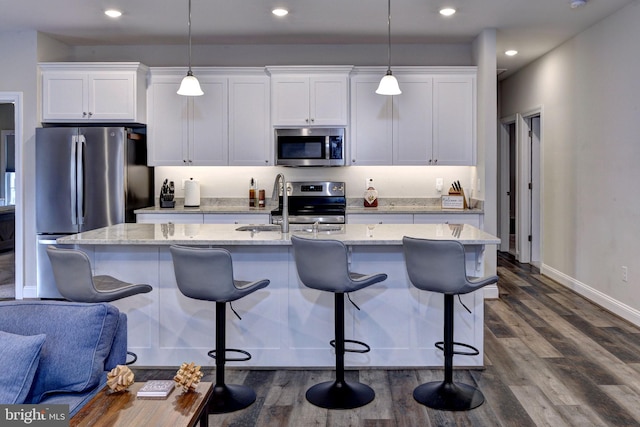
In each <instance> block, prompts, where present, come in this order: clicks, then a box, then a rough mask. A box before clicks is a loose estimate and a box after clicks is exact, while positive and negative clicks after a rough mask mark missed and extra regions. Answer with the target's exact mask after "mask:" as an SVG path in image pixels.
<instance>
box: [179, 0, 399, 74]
mask: <svg viewBox="0 0 640 427" xmlns="http://www.w3.org/2000/svg"><path fill="white" fill-rule="evenodd" d="M189 1H191V0H189ZM387 29H388V32H387V35H388V38H387V59H388V64H389V65H388V67H387V72H389V71H391V0H388V4H387Z"/></svg>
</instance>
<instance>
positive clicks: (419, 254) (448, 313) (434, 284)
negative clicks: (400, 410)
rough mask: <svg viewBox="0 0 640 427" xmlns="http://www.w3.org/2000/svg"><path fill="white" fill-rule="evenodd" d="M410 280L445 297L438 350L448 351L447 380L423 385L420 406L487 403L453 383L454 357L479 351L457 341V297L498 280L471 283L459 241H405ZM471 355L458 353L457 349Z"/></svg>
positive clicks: (418, 397)
mask: <svg viewBox="0 0 640 427" xmlns="http://www.w3.org/2000/svg"><path fill="white" fill-rule="evenodd" d="M402 244H403V249H404V256H405V262H406V266H407V273H408V274H409V280H410V281H411V283H412V284H413V285H414V286H415V287H416V288H418V289H421V290H423V291H430V292H438V293H441V294H444V341H441V342H438V343H436V347H437V348H439V349H441V350H444V376H445V379H444V381H442V382H439V381H435V382H429V383H426V384H422V385H419V386H418V387H416V389H415V390H414V391H413V397H414V399H415V400H416V401H418V402H419V403H421V404H423V405H425V406H428V407H430V408H434V409H440V410H446V411H464V410H468V409H473V408H476V407H478V406H480V405H482V404H483V403H484V395H483V394H482V392H481V391H480V390H478V389H477V388H475V387H473V386H471V385H468V384H461V383H454V382H453V355H454V354H465V355H477V354H479V352H478V350H477V349H476V348H474V347H472V346H470V345H468V344H463V343H457V342H454V341H453V297H454V295H461V294H467V293H469V292H473V291H475V290H478V289H480V288H482V287H484V286H487V285H490V284H492V283H496V282H497V281H498V276H490V277H485V278H482V279H478V280H469V278H468V277H467V274H466V269H465V254H464V246H463V245H462V243H460V242H458V241H456V240H430V239H416V238H413V237H406V236H405V237H404V238H403V239H402ZM455 345H457V346H462V347H465V348H467V349H468V350H467V351H455V350H454V346H455Z"/></svg>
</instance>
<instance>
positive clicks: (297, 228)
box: [236, 224, 344, 233]
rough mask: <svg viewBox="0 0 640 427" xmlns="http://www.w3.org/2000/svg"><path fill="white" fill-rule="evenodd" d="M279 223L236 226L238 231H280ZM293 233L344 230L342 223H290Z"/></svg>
mask: <svg viewBox="0 0 640 427" xmlns="http://www.w3.org/2000/svg"><path fill="white" fill-rule="evenodd" d="M280 229H281V228H280V225H278V224H249V225H242V226H240V227H238V228H236V231H251V232H253V233H257V232H260V231H280ZM289 230H290V231H291V232H292V233H335V232H342V231H344V225H342V224H317V225H316V224H289Z"/></svg>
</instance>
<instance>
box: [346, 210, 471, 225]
mask: <svg viewBox="0 0 640 427" xmlns="http://www.w3.org/2000/svg"><path fill="white" fill-rule="evenodd" d="M347 224H469V225H473V226H474V227H477V228H482V225H483V224H482V215H481V214H458V213H437V214H435V213H434V214H395V213H389V214H386V213H379V214H377V213H371V214H368V213H362V214H349V215H347Z"/></svg>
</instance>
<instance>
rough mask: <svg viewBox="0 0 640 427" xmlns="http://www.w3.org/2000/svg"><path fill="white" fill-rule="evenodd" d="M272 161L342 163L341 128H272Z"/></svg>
mask: <svg viewBox="0 0 640 427" xmlns="http://www.w3.org/2000/svg"><path fill="white" fill-rule="evenodd" d="M275 141H276V165H278V166H344V165H345V129H344V128H295V129H276V135H275Z"/></svg>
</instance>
